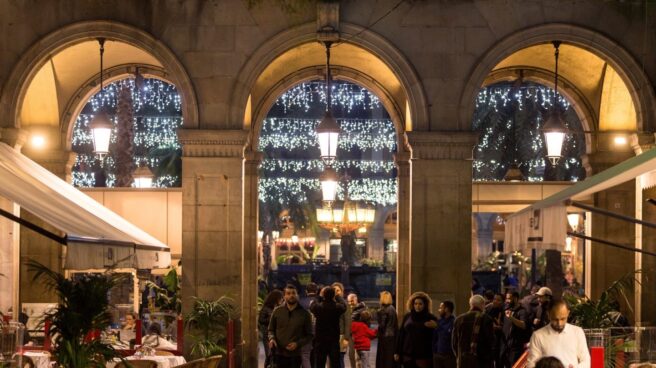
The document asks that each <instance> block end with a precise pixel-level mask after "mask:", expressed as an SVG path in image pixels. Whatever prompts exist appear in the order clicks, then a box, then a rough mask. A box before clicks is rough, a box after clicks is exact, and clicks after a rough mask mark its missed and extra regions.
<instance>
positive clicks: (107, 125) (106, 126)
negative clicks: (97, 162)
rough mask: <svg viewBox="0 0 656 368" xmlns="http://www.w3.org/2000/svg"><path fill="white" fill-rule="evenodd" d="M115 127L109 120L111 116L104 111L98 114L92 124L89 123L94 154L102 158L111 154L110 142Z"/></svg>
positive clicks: (99, 111)
mask: <svg viewBox="0 0 656 368" xmlns="http://www.w3.org/2000/svg"><path fill="white" fill-rule="evenodd" d="M113 127H114V125H113V124H112V122H111V121H110V120H109V116H107V113H106V112H105V111H103V110H102V109H100V110H98V112H96V114H95V115H94V116H93V119H92V120H91V123H89V128H90V129H91V138H92V139H93V152H95V153H96V154H97V155H98V156H100V157H101V158H102V157H103V156H105V155H106V154H108V153H109V141H110V138H111V136H112V128H113Z"/></svg>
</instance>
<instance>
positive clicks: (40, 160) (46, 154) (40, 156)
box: [22, 149, 77, 181]
mask: <svg viewBox="0 0 656 368" xmlns="http://www.w3.org/2000/svg"><path fill="white" fill-rule="evenodd" d="M22 152H23V153H24V154H25V156H27V157H29V158H30V159H32V160H33V161H34V162H36V163H37V164H39V165H41V166H43V167H44V168H45V169H46V170H48V171H50V172H51V173H53V174H55V175H57V176H59V177H60V178H62V179H64V180H66V181H70V180H69V179H70V176H71V172H72V171H73V165H74V164H75V158H76V157H77V154H76V153H75V152H73V151H68V150H43V151H41V150H28V149H23V151H22Z"/></svg>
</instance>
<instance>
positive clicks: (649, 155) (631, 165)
mask: <svg viewBox="0 0 656 368" xmlns="http://www.w3.org/2000/svg"><path fill="white" fill-rule="evenodd" d="M655 173H656V149H650V150H648V151H645V152H644V153H642V154H640V155H638V156H635V157H632V158H630V159H628V160H626V161H624V162H621V163H619V164H617V165H615V166H613V167H611V168H609V169H607V170H604V171H602V172H600V173H599V174H596V175H593V176H591V177H589V178H587V179H585V180H584V181H582V182H579V183H577V184H575V185H573V186H571V187H569V188H567V189H565V190H562V191H560V192H558V193H556V194H554V195H552V196H550V197H547V198H545V199H543V200H541V201H538V202H535V203H534V204H532V205H531V206H528V207H526V208H524V209H522V210H521V211H518V212H516V213H514V214H512V215H510V216H509V217H508V219H507V223H506V238H507V239H509V240H510V242H506V243H507V245H508V249H511V250H519V249H525V248H527V247H528V245H529V244H528V239H527V237H526V236H525V234H526V233H527V230H525V229H527V228H529V227H530V224H529V222H530V221H531V219H532V218H533V217H534V216H532V214H537V215H538V216H544V215H545V210H547V211H546V213H551V214H552V215H553V216H557V217H559V218H555V217H554V218H551V219H550V220H549V221H548V222H549V223H555V224H562V226H560V225H558V226H559V227H557V228H552V229H543V230H546V232H547V233H549V237H550V238H554V237H556V238H557V239H561V238H562V240H561V241H555V242H551V243H552V244H553V245H556V246H555V247H552V246H549V245H547V246H544V245H543V248H554V249H555V248H561V247H562V244H564V242H565V234H566V229H567V225H566V224H567V219H566V216H567V213H566V211H565V210H564V204H565V202H566V201H568V200H574V201H575V200H580V199H582V198H585V197H588V196H590V195H592V194H594V193H597V192H600V191H602V190H606V189H608V188H612V187H614V186H616V185H619V184H622V183H625V182H627V181H629V180H633V179H638V180H640V184H641V187H642V188H643V189H645V188H648V187H650V186H653V185H654V184H653V183H654V182H656V178H655V177H654V176H655V175H656V174H655ZM551 208H553V209H558V210H557V211H555V212H554V211H550V210H548V209H551ZM533 221H535V220H533ZM561 228H562V229H561ZM554 239H555V238H554ZM531 246H532V245H531Z"/></svg>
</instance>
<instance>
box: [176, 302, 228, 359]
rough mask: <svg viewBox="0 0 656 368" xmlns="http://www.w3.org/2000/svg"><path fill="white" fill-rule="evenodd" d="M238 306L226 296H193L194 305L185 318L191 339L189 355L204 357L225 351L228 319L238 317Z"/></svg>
mask: <svg viewBox="0 0 656 368" xmlns="http://www.w3.org/2000/svg"><path fill="white" fill-rule="evenodd" d="M238 316H239V308H238V307H237V303H236V302H235V301H234V299H232V298H229V297H227V296H222V297H221V298H219V299H217V300H213V301H208V300H203V299H200V298H194V307H193V309H192V310H191V312H190V313H189V314H188V315H187V317H186V319H185V328H186V329H187V330H190V331H191V334H190V335H189V337H191V339H192V340H193V344H192V347H191V355H193V356H195V357H198V358H206V357H209V356H212V355H216V354H224V353H225V347H224V345H223V344H224V343H225V339H226V336H227V326H228V320H230V319H235V318H238Z"/></svg>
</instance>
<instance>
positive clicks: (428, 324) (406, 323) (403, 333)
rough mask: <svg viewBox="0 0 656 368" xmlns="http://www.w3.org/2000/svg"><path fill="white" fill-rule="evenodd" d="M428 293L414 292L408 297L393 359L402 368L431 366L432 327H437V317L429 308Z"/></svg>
mask: <svg viewBox="0 0 656 368" xmlns="http://www.w3.org/2000/svg"><path fill="white" fill-rule="evenodd" d="M431 304H432V302H431V299H430V297H429V296H428V294H426V293H423V292H416V293H414V294H412V295H411V296H410V299H408V303H407V306H406V307H407V308H408V310H409V312H408V313H406V315H405V316H403V322H401V328H400V329H399V335H398V341H397V343H396V354H394V360H395V361H397V362H400V363H401V364H402V366H403V367H404V368H431V367H432V366H433V347H432V342H433V329H434V328H436V327H437V317H435V315H433V314H432V313H431V312H430V310H431Z"/></svg>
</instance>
